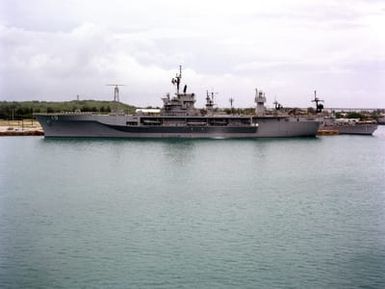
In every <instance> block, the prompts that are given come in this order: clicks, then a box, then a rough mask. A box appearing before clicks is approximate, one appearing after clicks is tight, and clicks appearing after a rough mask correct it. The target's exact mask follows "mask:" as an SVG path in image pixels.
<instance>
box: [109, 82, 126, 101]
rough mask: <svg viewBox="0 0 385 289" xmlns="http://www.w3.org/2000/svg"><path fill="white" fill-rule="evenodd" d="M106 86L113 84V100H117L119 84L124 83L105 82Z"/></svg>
mask: <svg viewBox="0 0 385 289" xmlns="http://www.w3.org/2000/svg"><path fill="white" fill-rule="evenodd" d="M106 86H113V87H114V101H115V102H119V101H120V100H119V86H125V85H124V84H117V83H113V84H106Z"/></svg>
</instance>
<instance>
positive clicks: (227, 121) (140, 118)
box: [36, 67, 320, 138]
mask: <svg viewBox="0 0 385 289" xmlns="http://www.w3.org/2000/svg"><path fill="white" fill-rule="evenodd" d="M181 80H182V69H181V67H180V70H179V73H178V74H176V76H175V78H173V79H172V84H173V85H174V86H175V87H176V92H175V95H174V96H172V97H170V95H169V94H167V95H166V97H163V98H162V100H163V107H162V108H161V110H160V112H159V113H158V114H146V113H135V114H124V113H117V112H114V113H110V114H108V115H105V114H98V113H86V112H83V113H82V112H69V113H40V114H36V118H37V120H38V121H39V122H40V124H41V126H42V127H43V130H44V135H45V137H98V138H99V137H106V138H115V137H117V138H168V137H177V138H263V137H264V138H266V137H311V136H316V134H317V130H318V128H319V125H320V121H319V120H316V119H314V118H306V117H296V116H295V117H294V116H289V115H287V114H280V113H279V112H278V111H275V112H267V110H266V109H265V105H264V104H265V102H266V97H265V94H264V92H262V91H258V90H256V96H255V102H256V110H255V114H253V115H235V114H224V113H217V112H216V110H215V109H214V99H213V96H211V97H210V95H209V94H207V98H206V107H205V109H197V108H195V106H194V104H195V101H196V98H195V94H194V93H187V86H186V85H185V86H184V89H183V90H180V85H181Z"/></svg>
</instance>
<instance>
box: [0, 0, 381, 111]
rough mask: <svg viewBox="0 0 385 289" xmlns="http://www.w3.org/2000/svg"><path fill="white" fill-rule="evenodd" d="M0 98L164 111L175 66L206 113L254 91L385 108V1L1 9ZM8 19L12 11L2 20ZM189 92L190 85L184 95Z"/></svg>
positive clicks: (118, 1) (296, 100) (291, 99)
mask: <svg viewBox="0 0 385 289" xmlns="http://www.w3.org/2000/svg"><path fill="white" fill-rule="evenodd" d="M2 5H3V7H0V8H1V11H3V14H4V15H1V16H2V17H1V19H2V20H1V22H0V23H1V25H0V43H1V46H0V54H1V57H2V59H3V60H4V61H2V62H1V63H0V99H8V100H12V99H15V100H21V99H52V100H59V99H74V98H75V97H76V95H77V94H80V97H81V98H96V99H109V98H111V97H112V90H111V88H110V87H106V86H105V84H106V83H111V82H118V83H124V84H126V86H125V87H123V88H122V90H121V98H122V100H123V101H125V102H128V103H133V104H135V105H143V106H147V105H160V104H161V102H160V97H161V96H163V95H164V94H165V93H166V92H168V91H170V90H172V89H173V88H172V86H171V83H170V78H171V77H172V76H173V75H174V74H175V73H176V71H177V67H178V65H179V64H182V65H183V66H184V67H185V68H187V69H186V70H185V73H184V76H185V78H184V80H186V81H187V82H188V83H189V84H191V89H192V90H194V91H195V92H196V93H197V94H198V96H199V103H198V104H200V105H203V100H204V96H205V91H206V90H207V89H209V90H211V89H213V90H215V91H218V92H219V94H218V97H217V99H218V102H219V104H220V105H222V106H228V98H230V97H233V98H235V103H234V104H235V105H239V106H250V105H253V97H254V89H255V87H258V88H262V89H265V91H266V93H267V96H268V101H269V102H270V103H272V101H273V100H274V97H277V98H278V99H279V100H280V102H282V103H283V104H286V105H291V106H295V105H298V106H308V105H310V103H309V100H310V97H311V94H312V91H313V90H314V89H317V90H318V91H319V92H320V95H322V97H323V98H324V99H326V105H327V106H358V105H359V106H382V107H385V99H384V98H383V93H382V92H383V91H385V87H384V86H385V84H384V83H385V81H384V79H385V72H384V68H385V38H384V37H382V27H385V20H384V19H385V17H384V16H385V4H384V3H383V2H381V1H363V0H352V1H344V0H343V1H338V2H336V1H331V0H325V1H321V0H313V1H300V0H295V1H290V2H288V1H283V0H272V1H269V2H266V3H265V2H264V3H258V2H255V1H251V0H250V1H247V0H240V1H222V2H217V1H201V0H196V1H186V2H184V3H183V5H182V4H181V2H180V1H176V0H167V1H151V0H143V1H141V2H140V3H139V2H132V1H129V2H127V1H123V0H112V1H108V2H104V1H98V2H94V1H88V0H86V1H81V2H78V1H72V0H70V1H59V2H55V4H52V2H51V1H48V0H38V1H34V2H33V3H32V2H31V3H30V2H27V3H25V2H24V1H19V0H16V1H3V2H2ZM4 11H5V12H4ZM189 87H190V86H189Z"/></svg>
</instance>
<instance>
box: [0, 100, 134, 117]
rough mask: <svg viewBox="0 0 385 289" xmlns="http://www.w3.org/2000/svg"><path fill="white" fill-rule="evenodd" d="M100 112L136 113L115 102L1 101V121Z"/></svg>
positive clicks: (130, 108)
mask: <svg viewBox="0 0 385 289" xmlns="http://www.w3.org/2000/svg"><path fill="white" fill-rule="evenodd" d="M78 110H80V111H83V112H86V111H88V112H100V113H109V112H111V111H112V110H120V111H124V112H127V113H132V112H134V111H135V107H134V106H132V105H128V104H124V103H121V102H113V101H100V100H80V101H78V100H72V101H60V102H57V101H38V100H33V101H0V119H26V118H32V117H33V113H44V112H48V113H53V112H75V111H78Z"/></svg>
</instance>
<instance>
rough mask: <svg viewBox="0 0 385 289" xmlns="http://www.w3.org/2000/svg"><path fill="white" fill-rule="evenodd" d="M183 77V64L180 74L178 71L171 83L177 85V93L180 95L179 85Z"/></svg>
mask: <svg viewBox="0 0 385 289" xmlns="http://www.w3.org/2000/svg"><path fill="white" fill-rule="evenodd" d="M181 79H182V65H179V74H178V73H177V74H176V75H175V77H174V78H173V79H171V83H172V84H173V85H176V94H177V95H179V87H180V81H181Z"/></svg>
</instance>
